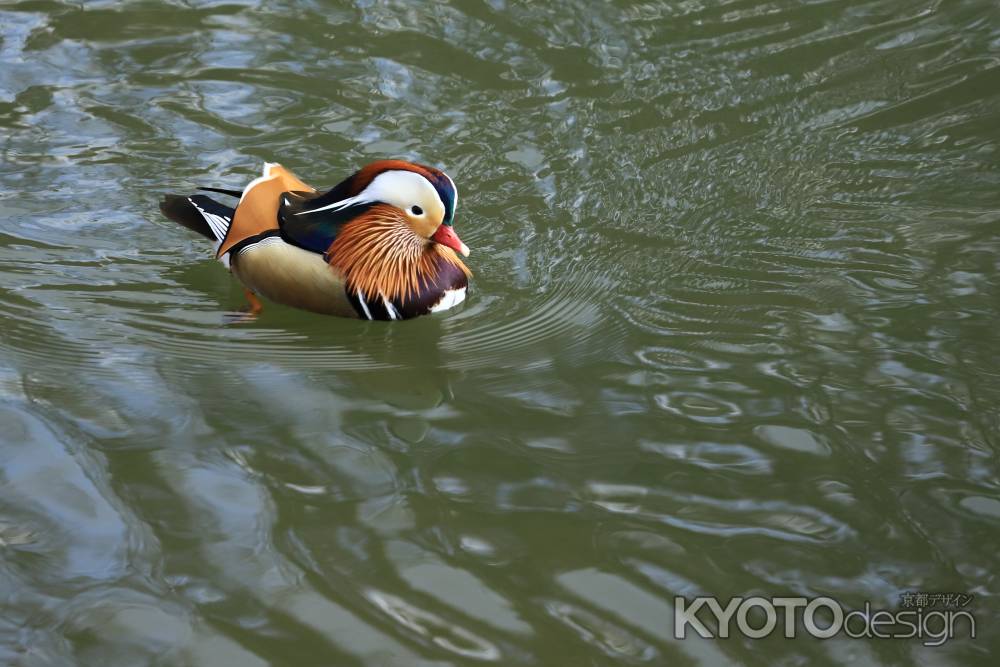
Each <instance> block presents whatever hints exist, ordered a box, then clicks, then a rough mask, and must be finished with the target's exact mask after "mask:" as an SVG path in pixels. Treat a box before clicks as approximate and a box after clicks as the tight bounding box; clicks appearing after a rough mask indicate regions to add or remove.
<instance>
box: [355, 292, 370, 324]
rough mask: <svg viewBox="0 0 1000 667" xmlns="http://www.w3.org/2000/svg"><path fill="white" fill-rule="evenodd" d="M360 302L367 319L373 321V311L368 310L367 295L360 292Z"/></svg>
mask: <svg viewBox="0 0 1000 667" xmlns="http://www.w3.org/2000/svg"><path fill="white" fill-rule="evenodd" d="M358 302H359V303H360V304H361V310H363V311H365V317H367V318H368V319H372V314H371V311H369V310H368V304H367V303H365V293H364V292H362V291H361V290H358Z"/></svg>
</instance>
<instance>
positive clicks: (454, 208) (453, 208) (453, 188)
mask: <svg viewBox="0 0 1000 667" xmlns="http://www.w3.org/2000/svg"><path fill="white" fill-rule="evenodd" d="M441 173H442V174H444V172H443V171H442V172H441ZM444 177H445V178H447V179H448V182H449V183H451V191H452V192H454V193H455V200H454V201H453V202H452V203H451V215H452V217H455V211H457V210H458V187H457V186H456V185H455V181H453V180H451V176H449V175H448V174H444Z"/></svg>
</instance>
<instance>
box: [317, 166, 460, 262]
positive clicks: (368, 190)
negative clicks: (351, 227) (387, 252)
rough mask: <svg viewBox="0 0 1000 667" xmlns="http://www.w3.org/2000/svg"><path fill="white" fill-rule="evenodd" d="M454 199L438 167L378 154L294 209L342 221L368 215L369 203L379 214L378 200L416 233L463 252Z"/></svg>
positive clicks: (449, 183) (452, 186) (451, 184)
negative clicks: (387, 157)
mask: <svg viewBox="0 0 1000 667" xmlns="http://www.w3.org/2000/svg"><path fill="white" fill-rule="evenodd" d="M457 204H458V191H457V189H456V188H455V182H454V181H453V180H451V177H450V176H448V174H446V173H444V172H443V171H441V170H440V169H436V168H434V167H428V166H426V165H421V164H416V163H413V162H405V161H403V160H379V161H378V162H373V163H371V164H369V165H367V166H365V167H363V168H362V169H360V170H358V171H357V172H355V173H354V174H352V175H351V176H349V177H348V178H346V179H344V180H343V181H342V182H341V183H339V184H338V185H337V186H335V187H334V188H332V189H331V190H330V191H329V192H326V193H325V194H322V195H320V196H319V197H316V198H313V199H311V201H309V202H308V203H307V204H306V205H305V206H304V207H303V208H302V209H300V210H299V211H298V215H315V214H317V213H324V212H329V213H330V214H337V217H338V218H340V219H342V220H344V221H345V222H346V221H348V220H350V219H354V218H360V217H362V216H364V215H366V214H369V215H370V214H371V212H372V209H380V211H379V214H380V216H382V217H384V215H385V210H384V209H383V208H382V206H390V207H392V208H393V209H395V210H394V211H393V213H394V214H395V216H396V217H397V218H398V219H399V220H402V221H405V223H406V225H407V226H408V228H409V230H410V231H412V232H413V234H414V235H415V236H417V237H418V238H419V239H421V240H423V241H424V242H426V243H427V244H432V243H438V244H441V245H443V246H445V247H447V248H451V249H452V250H454V251H455V252H457V253H460V254H461V255H463V256H465V257H467V256H468V255H469V246H467V245H465V243H463V242H462V240H461V239H460V238H459V237H458V234H456V233H455V229H454V227H453V223H454V219H455V207H456V205H457ZM379 205H382V206H379Z"/></svg>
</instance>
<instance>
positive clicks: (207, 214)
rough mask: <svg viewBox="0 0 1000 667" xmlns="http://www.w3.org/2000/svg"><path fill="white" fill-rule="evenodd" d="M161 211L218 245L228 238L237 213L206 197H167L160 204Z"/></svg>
mask: <svg viewBox="0 0 1000 667" xmlns="http://www.w3.org/2000/svg"><path fill="white" fill-rule="evenodd" d="M160 211H162V212H163V215H165V216H166V217H167V218H169V219H171V220H173V221H174V222H176V223H177V224H179V225H183V226H184V227H187V228H188V229H190V230H191V231H193V232H198V233H199V234H201V235H202V236H204V237H205V238H207V239H209V240H210V241H215V242H216V243H220V242H221V241H222V240H223V239H224V238H226V233H227V232H228V231H229V226H230V225H231V224H232V222H233V213H235V209H233V208H230V207H229V206H226V205H224V204H220V203H219V202H217V201H215V200H214V199H211V198H209V197H206V196H205V195H192V196H190V197H184V196H182V195H165V196H164V197H163V200H162V201H161V202H160Z"/></svg>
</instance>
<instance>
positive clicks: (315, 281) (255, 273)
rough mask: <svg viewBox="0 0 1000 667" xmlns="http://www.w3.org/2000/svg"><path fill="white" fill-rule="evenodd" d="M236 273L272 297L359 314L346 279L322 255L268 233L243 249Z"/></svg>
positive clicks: (310, 307)
mask: <svg viewBox="0 0 1000 667" xmlns="http://www.w3.org/2000/svg"><path fill="white" fill-rule="evenodd" d="M232 270H233V273H234V274H235V275H236V277H237V278H238V279H239V281H240V282H241V283H243V284H244V285H246V286H247V287H248V288H250V290H251V291H253V292H256V293H257V294H260V295H262V296H264V297H267V298H268V299H270V300H271V301H277V302H278V303H283V304H286V305H289V306H294V307H296V308H303V309H305V310H311V311H313V312H316V313H324V314H327V315H339V316H341V317H357V313H356V312H355V311H354V307H353V306H351V304H350V302H348V300H347V294H346V292H345V291H344V281H343V280H342V279H341V278H340V276H338V275H337V273H336V271H333V270H331V268H330V265H329V264H327V263H326V261H325V260H324V259H323V256H322V255H317V254H316V253H314V252H309V251H308V250H303V249H302V248H299V247H297V246H293V245H291V244H290V243H285V242H284V241H283V240H282V239H281V238H279V237H277V236H271V237H268V238H266V239H264V240H262V241H259V242H257V243H254V244H252V245H249V246H247V247H246V248H243V249H242V250H240V252H239V254H238V255H237V256H236V261H234V262H233V267H232Z"/></svg>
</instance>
